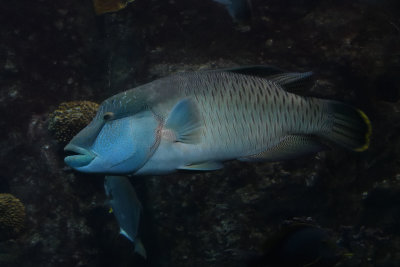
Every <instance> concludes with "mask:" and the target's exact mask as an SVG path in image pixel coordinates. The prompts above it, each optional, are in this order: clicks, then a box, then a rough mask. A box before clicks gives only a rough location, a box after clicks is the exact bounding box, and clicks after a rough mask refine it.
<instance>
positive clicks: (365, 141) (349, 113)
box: [322, 100, 372, 152]
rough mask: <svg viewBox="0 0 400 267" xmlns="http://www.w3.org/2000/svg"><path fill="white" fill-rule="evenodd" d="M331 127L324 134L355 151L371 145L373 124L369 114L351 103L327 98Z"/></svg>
mask: <svg viewBox="0 0 400 267" xmlns="http://www.w3.org/2000/svg"><path fill="white" fill-rule="evenodd" d="M324 102H325V104H326V107H327V111H328V120H330V121H329V125H330V127H329V128H330V129H328V131H324V132H323V133H322V135H323V136H324V137H325V138H327V139H328V140H330V141H332V142H334V143H337V144H339V145H341V146H343V147H345V148H348V149H350V150H353V151H357V152H361V151H364V150H366V149H368V147H369V143H370V138H371V133H372V126H371V122H370V120H369V119H368V117H367V115H366V114H365V113H364V112H363V111H361V110H359V109H357V108H354V107H352V106H350V105H347V104H344V103H340V102H336V101H330V100H326V101H324Z"/></svg>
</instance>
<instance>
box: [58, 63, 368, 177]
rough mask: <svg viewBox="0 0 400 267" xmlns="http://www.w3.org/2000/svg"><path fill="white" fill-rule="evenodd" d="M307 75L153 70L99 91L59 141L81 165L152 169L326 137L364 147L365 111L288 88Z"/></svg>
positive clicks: (197, 164)
mask: <svg viewBox="0 0 400 267" xmlns="http://www.w3.org/2000/svg"><path fill="white" fill-rule="evenodd" d="M253 71H255V72H257V75H251V74H250V73H252V72H253ZM260 73H262V74H263V75H262V76H263V77H260V76H261V75H260ZM310 75H311V73H309V72H306V73H284V72H280V71H279V70H278V69H276V68H272V67H249V68H246V67H242V68H237V69H227V70H217V71H201V72H192V73H179V74H176V75H174V76H170V77H166V78H162V79H158V80H155V81H153V82H150V83H148V84H144V85H142V86H139V87H136V88H133V89H131V90H128V91H126V92H122V93H119V94H117V95H115V96H112V97H110V98H109V99H107V100H105V101H104V102H103V103H102V104H101V106H100V108H99V110H98V112H97V115H96V117H95V118H94V119H93V120H92V122H91V123H90V124H89V125H88V126H87V127H86V128H84V129H83V130H82V131H81V132H80V133H78V134H77V135H76V136H75V137H74V138H73V139H72V140H71V142H70V143H69V144H68V145H67V146H66V147H65V150H66V151H67V152H70V153H71V154H72V155H70V156H67V157H66V158H65V162H66V164H67V165H69V166H70V167H72V168H73V169H75V170H77V171H81V172H87V173H106V174H133V175H150V174H167V173H172V172H175V171H177V170H216V169H219V168H222V166H223V164H222V163H223V162H224V161H227V160H233V159H238V160H241V161H264V160H265V161H277V160H284V159H292V158H296V157H299V156H302V155H304V154H309V153H315V152H318V151H321V150H323V149H324V148H327V147H329V146H330V145H331V144H337V145H340V146H342V147H345V148H348V149H351V150H354V151H364V150H365V149H367V148H368V146H369V139H370V135H371V124H370V122H369V119H368V117H367V116H366V115H365V114H364V113H363V112H362V111H360V110H358V109H356V108H354V107H352V106H349V105H347V104H344V103H341V102H337V101H332V100H323V99H318V98H312V97H302V96H299V95H296V94H293V93H289V92H288V90H287V89H293V88H294V87H297V86H300V87H301V86H305V85H307V84H308V83H307V82H305V81H307V80H308V79H309V78H310Z"/></svg>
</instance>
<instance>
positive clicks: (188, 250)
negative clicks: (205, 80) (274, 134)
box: [0, 0, 400, 266]
mask: <svg viewBox="0 0 400 267" xmlns="http://www.w3.org/2000/svg"><path fill="white" fill-rule="evenodd" d="M399 5H400V4H399V2H398V1H344V0H343V1H322V0H321V1H317V0H310V1H307V0H304V1H294V0H293V1H278V0H254V1H252V16H251V19H250V20H247V21H244V22H241V23H237V22H233V20H232V19H231V17H230V16H229V14H228V12H226V10H225V9H224V8H223V7H222V6H221V5H218V4H216V3H214V2H212V1H211V0H202V1H200V0H172V1H161V0H153V1H150V0H147V1H146V0H136V1H134V2H133V3H131V4H129V5H128V6H127V7H126V8H125V9H122V10H120V11H119V12H116V13H109V14H105V15H101V16H96V15H95V13H94V9H93V3H92V2H91V1H89V0H88V1H78V0H70V1H50V0H41V1H33V2H32V1H24V0H17V1H9V2H4V3H2V6H1V8H0V29H1V30H0V40H1V42H0V68H1V71H0V111H1V114H2V115H3V116H2V119H1V120H0V128H1V129H2V130H1V131H0V148H1V149H0V157H1V158H0V159H1V160H0V166H1V168H0V169H1V174H0V193H11V194H13V195H14V196H15V197H17V198H18V199H20V200H21V201H22V203H23V204H24V205H25V211H26V218H25V222H24V228H23V229H22V230H21V231H20V232H19V233H18V234H15V235H11V236H8V237H3V236H4V235H3V234H2V233H1V234H0V236H2V237H3V238H2V240H1V241H0V266H304V265H306V264H310V265H309V266H400V230H399V229H400V208H399V203H400V167H399V166H400V165H399V162H400V158H399V151H400V137H399V130H400V113H399V110H400V104H399V98H400V92H399V90H400V89H399V88H400V78H399V77H400V20H399V17H400V16H399V15H400V7H399ZM255 64H269V65H275V66H279V67H282V68H284V69H288V70H291V71H309V70H312V71H313V72H315V75H316V79H317V83H316V86H315V87H313V88H312V89H310V90H309V91H308V92H305V94H306V95H312V96H318V97H322V98H330V99H336V100H340V101H345V102H347V103H350V104H352V105H355V106H357V107H359V108H361V109H363V110H364V111H365V112H366V113H367V114H368V116H369V117H370V119H371V121H372V124H373V136H372V140H371V146H370V149H369V150H368V151H366V152H363V153H352V152H348V151H344V150H341V149H335V150H332V151H328V152H322V153H319V154H318V155H314V156H309V157H303V158H299V159H297V160H291V161H286V162H277V163H239V162H229V163H227V164H226V167H225V168H224V169H223V170H220V171H215V172H209V173H179V174H174V175H168V176H164V177H138V178H136V177H134V178H132V179H131V182H132V184H133V185H134V186H135V188H136V191H137V192H138V195H139V198H140V200H141V201H142V204H143V208H144V209H143V214H142V218H141V225H140V235H141V239H142V241H143V244H144V246H145V248H146V250H147V255H148V258H147V260H144V259H142V258H141V257H140V256H138V255H137V254H134V253H133V246H132V243H131V242H130V241H128V240H127V239H125V238H124V237H122V236H121V235H119V234H118V224H117V222H116V221H115V218H114V217H113V215H112V214H109V213H108V207H107V206H106V205H105V204H104V202H105V199H106V198H105V194H104V189H103V176H101V175H85V174H80V173H76V172H72V171H71V170H69V169H68V168H65V165H64V163H63V157H64V153H63V150H62V149H63V145H62V144H59V143H58V142H57V141H56V140H55V139H54V137H53V136H52V135H51V134H50V133H49V131H48V130H47V124H48V114H49V113H51V112H53V111H54V110H55V109H56V107H57V106H58V105H59V104H60V103H61V102H65V101H75V100H90V101H94V102H98V103H99V102H101V101H102V100H104V99H105V98H107V97H109V96H111V95H113V94H115V93H117V92H120V91H122V90H125V89H128V88H131V87H134V86H137V85H140V84H143V83H145V82H149V81H152V80H154V79H156V78H159V77H163V76H167V75H169V74H172V73H174V72H177V71H188V70H198V69H204V68H206V69H207V68H219V67H221V68H222V67H232V66H239V65H255ZM1 207H3V206H1ZM1 216H3V217H1V218H0V220H1V219H2V218H4V216H5V215H4V214H2V213H1ZM299 225H300V226H299ZM304 225H305V226H304ZM0 229H2V228H1V227H0ZM2 231H5V230H2ZM0 232H1V231H0Z"/></svg>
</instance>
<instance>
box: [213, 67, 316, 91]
mask: <svg viewBox="0 0 400 267" xmlns="http://www.w3.org/2000/svg"><path fill="white" fill-rule="evenodd" d="M212 71H216V72H231V73H238V74H243V75H250V76H256V77H260V78H264V79H268V80H272V81H273V82H275V83H277V84H279V85H280V86H282V88H283V89H285V90H286V91H288V92H292V93H302V92H305V91H307V90H308V89H310V88H311V87H313V85H314V79H313V77H312V76H313V73H312V72H311V71H308V72H287V71H285V70H283V69H280V68H278V67H274V66H270V65H253V66H243V67H235V68H227V69H218V70H212Z"/></svg>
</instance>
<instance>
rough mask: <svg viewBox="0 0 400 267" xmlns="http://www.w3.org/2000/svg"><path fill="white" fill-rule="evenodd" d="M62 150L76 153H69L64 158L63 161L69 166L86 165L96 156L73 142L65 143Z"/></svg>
mask: <svg viewBox="0 0 400 267" xmlns="http://www.w3.org/2000/svg"><path fill="white" fill-rule="evenodd" d="M64 151H68V152H74V153H77V154H76V155H71V156H67V157H65V158H64V162H65V163H66V164H67V165H68V166H70V167H71V168H79V167H84V166H87V165H89V164H90V162H92V161H93V160H94V159H95V158H96V155H95V154H94V153H92V152H91V151H89V150H88V149H85V148H82V147H79V146H76V145H73V144H68V145H66V146H65V147H64Z"/></svg>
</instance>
